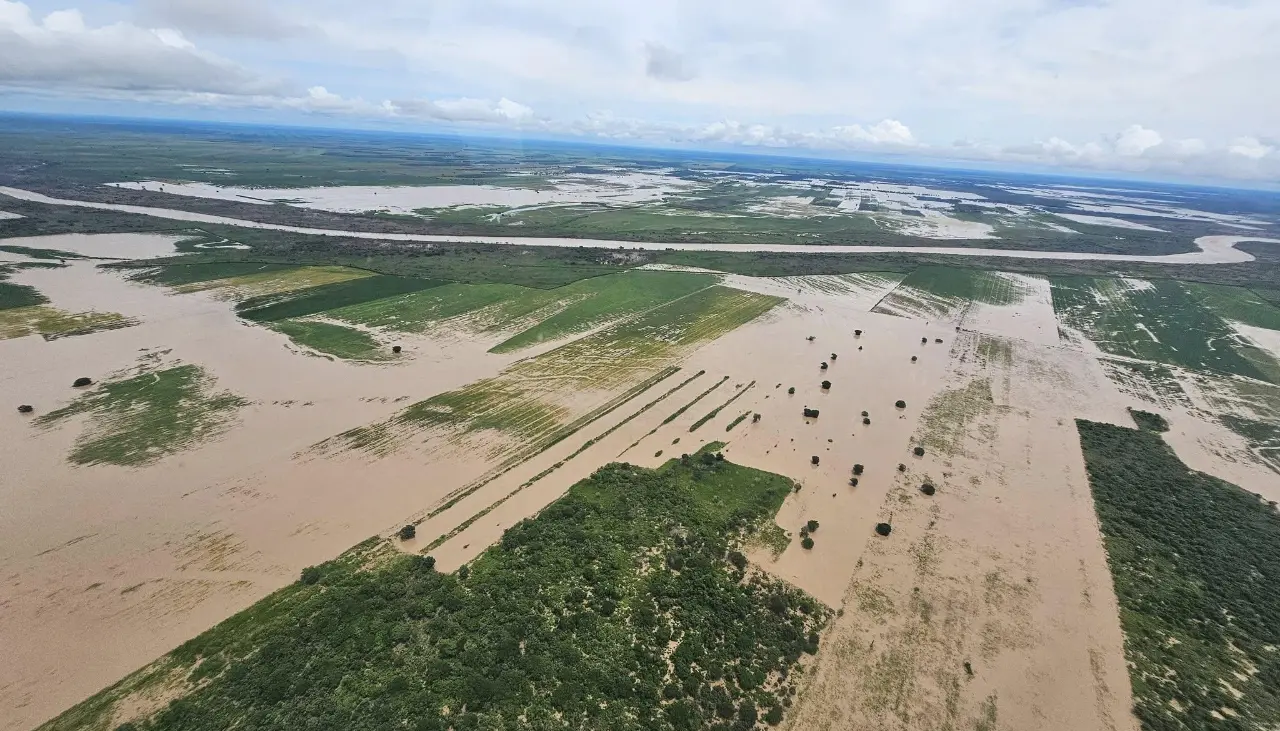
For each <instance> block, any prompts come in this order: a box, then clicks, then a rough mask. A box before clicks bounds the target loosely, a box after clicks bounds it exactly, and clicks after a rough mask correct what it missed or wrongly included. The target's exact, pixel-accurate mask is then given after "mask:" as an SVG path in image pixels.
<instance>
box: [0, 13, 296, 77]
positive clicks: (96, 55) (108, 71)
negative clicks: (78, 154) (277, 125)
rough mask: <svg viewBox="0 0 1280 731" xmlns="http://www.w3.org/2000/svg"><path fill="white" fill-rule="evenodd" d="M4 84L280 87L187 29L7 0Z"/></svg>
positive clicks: (1, 62) (0, 68) (2, 20)
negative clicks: (42, 11) (206, 46)
mask: <svg viewBox="0 0 1280 731" xmlns="http://www.w3.org/2000/svg"><path fill="white" fill-rule="evenodd" d="M0 86H9V87H27V88H33V87H34V88H38V89H42V90H48V89H59V88H63V89H98V90H114V91H134V92H152V91H183V92H189V91H203V92H212V93H219V94H263V93H278V92H280V91H282V90H283V87H282V86H281V84H279V83H278V82H275V81H273V80H270V79H268V78H265V77H263V76H261V75H259V74H255V73H253V72H251V71H249V70H247V69H245V68H243V67H241V66H239V65H237V64H235V63H232V62H231V61H228V60H226V59H223V58H220V57H218V56H215V55H213V54H211V53H206V52H203V51H201V50H200V49H198V48H196V47H195V45H193V44H192V43H191V42H189V41H188V40H187V39H186V38H185V37H184V36H183V34H182V33H180V32H179V31H176V30H172V29H164V28H141V27H138V26H135V25H131V24H128V23H123V22H121V23H114V24H111V25H103V26H98V27H91V26H89V25H87V24H86V23H85V20H84V17H83V16H82V15H81V14H80V12H79V11H78V10H60V11H57V12H53V13H49V14H48V15H46V16H45V17H44V18H42V19H37V18H36V17H35V16H34V15H33V14H32V12H31V9H30V8H29V7H28V6H27V5H25V4H23V3H20V2H12V1H11V0H0Z"/></svg>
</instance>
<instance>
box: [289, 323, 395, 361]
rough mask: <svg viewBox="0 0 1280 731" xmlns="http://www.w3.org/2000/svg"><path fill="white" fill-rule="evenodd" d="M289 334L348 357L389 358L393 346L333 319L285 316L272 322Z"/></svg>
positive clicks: (321, 350)
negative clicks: (296, 318)
mask: <svg viewBox="0 0 1280 731" xmlns="http://www.w3.org/2000/svg"><path fill="white" fill-rule="evenodd" d="M268 327H270V328H271V329H272V330H275V331H277V332H280V333H283V334H285V335H288V336H289V339H290V340H292V341H293V342H294V343H296V344H298V345H301V346H303V347H305V348H310V349H311V350H314V351H316V352H319V353H324V354H325V355H332V356H333V357H335V358H343V359H346V360H369V361H375V360H388V359H389V358H391V357H392V355H391V351H390V349H389V348H386V347H383V346H382V345H380V344H379V343H378V341H377V340H375V339H374V338H373V336H372V335H369V334H368V333H365V332H361V331H359V330H356V329H354V328H349V327H344V326H342V325H335V324H333V323H330V322H314V321H310V320H281V321H279V322H273V323H270V324H269V325H268Z"/></svg>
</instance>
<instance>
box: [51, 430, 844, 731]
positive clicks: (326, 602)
mask: <svg viewBox="0 0 1280 731" xmlns="http://www.w3.org/2000/svg"><path fill="white" fill-rule="evenodd" d="M708 456H710V455H708ZM790 489H791V481H790V480H788V479H787V478H785V477H781V476H779V475H773V474H769V473H766V472H760V471H758V470H753V469H749V468H746V467H741V466H738V465H734V464H731V463H729V462H725V461H717V460H715V459H714V458H711V459H709V460H706V461H704V460H696V461H693V462H692V463H691V464H689V465H682V464H680V462H679V461H673V462H669V463H668V464H667V465H665V466H663V467H662V468H659V469H656V470H647V469H642V468H637V467H634V466H631V465H625V464H612V465H608V466H606V467H604V468H602V469H600V470H599V471H598V472H596V473H595V474H594V475H593V476H591V477H590V478H588V479H586V480H583V481H582V482H579V483H578V484H576V485H574V486H573V487H572V488H570V490H569V492H568V493H567V494H566V495H565V496H564V497H563V498H561V499H560V500H558V501H556V502H555V503H553V504H552V505H551V506H549V507H547V508H546V509H545V510H543V511H542V512H541V513H540V514H539V515H538V516H537V517H535V518H532V519H528V520H525V521H522V522H521V523H520V524H518V525H516V526H514V527H513V528H511V529H510V530H508V531H507V532H506V533H505V534H504V535H503V537H502V540H501V542H499V543H498V544H495V545H494V546H492V547H490V548H489V549H488V550H487V551H485V552H484V553H483V554H482V555H481V556H480V557H479V558H477V559H476V560H475V561H473V562H472V563H471V564H470V565H469V566H467V567H465V570H461V569H460V570H459V571H458V572H456V573H454V574H442V573H440V572H438V571H435V570H434V561H433V560H432V559H431V558H424V557H420V556H406V555H393V554H392V552H389V551H387V550H386V549H385V548H384V547H382V546H380V545H378V544H371V543H368V542H366V544H363V545H362V546H360V547H357V548H356V549H354V550H352V551H351V552H349V553H348V554H347V555H344V556H343V557H341V558H339V559H338V560H335V561H332V562H329V563H327V564H322V565H320V566H316V567H312V568H309V569H307V570H305V571H304V572H303V581H302V582H300V583H296V584H293V585H291V586H289V587H286V588H285V589H282V590H281V591H279V592H277V593H275V594H273V595H271V596H270V597H267V598H266V599H264V600H262V601H261V602H259V603H258V604H255V605H254V606H253V607H250V608H249V609H248V610H246V611H244V612H241V613H240V614H238V615H236V616H234V617H232V618H230V619H228V620H226V621H225V622H223V623H221V624H219V625H218V626H216V627H214V628H213V629H211V630H209V631H207V632H205V633H203V634H201V635H200V636H198V637H196V638H195V639H193V640H190V641H189V642H187V643H185V644H183V645H182V646H180V647H178V648H177V649H176V650H174V651H173V652H171V653H170V654H169V655H168V656H166V657H165V658H164V659H162V660H161V661H159V662H158V663H156V664H154V665H152V666H151V667H149V668H145V669H143V670H142V671H139V672H138V673H135V674H134V675H132V676H130V677H129V678H126V679H125V680H124V681H122V682H121V683H120V684H117V685H116V686H114V687H112V688H109V689H107V690H106V691H104V692H102V693H100V694H98V695H97V696H95V697H93V698H91V699H90V700H88V701H86V702H85V703H83V704H81V705H79V706H77V707H75V708H73V709H71V710H70V711H68V712H67V713H65V714H63V715H62V716H61V717H59V718H58V719H55V720H54V721H51V722H49V723H48V724H46V725H45V726H44V727H42V728H43V729H45V730H46V731H70V730H72V729H91V728H94V729H96V728H106V727H109V726H110V725H113V724H118V723H120V722H122V721H126V720H127V721H128V724H129V725H127V726H125V727H123V728H128V729H130V730H131V731H177V730H179V729H181V730H182V731H206V730H207V731H214V730H217V731H222V730H223V729H228V728H239V729H267V728H281V729H283V728H289V729H292V728H312V727H316V728H325V729H343V730H344V731H365V730H373V729H389V728H411V729H420V730H422V731H445V730H446V729H473V730H478V729H515V728H521V729H535V730H537V729H560V728H591V729H598V730H600V731H611V730H613V729H618V730H620V731H621V730H624V729H625V730H632V729H652V730H654V731H668V730H670V731H675V730H677V729H698V728H706V727H711V726H713V725H714V724H717V723H723V724H725V726H726V727H727V726H728V725H729V723H730V722H732V723H733V724H735V727H736V728H744V729H746V728H752V727H754V726H755V725H756V723H757V721H759V720H767V721H768V722H770V723H777V722H780V721H781V720H782V717H783V715H784V714H785V709H786V707H787V706H789V705H790V703H791V699H792V698H793V697H794V695H795V693H796V692H797V689H798V688H799V687H800V685H801V682H802V678H803V676H804V671H803V668H802V667H801V666H800V659H801V658H802V657H804V655H805V654H807V653H816V652H817V651H818V649H819V634H818V633H819V631H820V630H821V629H822V627H823V626H824V625H825V623H826V622H827V621H828V619H829V617H830V610H829V609H827V608H826V607H824V606H823V605H822V604H820V603H819V602H818V601H816V600H815V599H813V598H812V597H809V596H808V595H806V594H804V593H802V592H800V591H798V590H796V589H794V588H792V587H790V586H789V585H787V584H785V583H783V582H780V581H777V580H775V579H772V578H770V577H768V576H766V575H764V574H761V573H752V574H749V575H744V573H743V570H742V568H739V567H740V566H741V567H745V566H746V561H745V559H744V558H743V557H742V555H741V553H739V552H738V551H736V550H735V548H736V546H737V544H738V543H739V540H740V537H741V536H742V535H744V534H745V532H746V531H747V530H749V529H751V528H753V527H755V526H757V525H759V524H761V523H762V522H764V521H767V520H769V519H770V518H771V516H773V515H774V513H776V511H777V510H778V508H779V506H781V504H782V501H783V499H784V498H785V497H786V495H787V493H788V492H789V491H790ZM174 678H176V679H177V683H176V686H175V687H172V688H171V692H172V693H173V694H175V695H177V696H178V697H176V698H175V699H174V700H172V701H170V702H169V704H168V705H167V706H165V707H164V708H162V709H161V710H159V711H158V712H156V713H154V714H152V715H150V716H149V717H143V718H134V719H129V718H128V717H129V715H130V712H131V710H132V709H136V708H139V707H145V706H142V705H141V704H138V703H137V700H138V698H139V696H140V695H141V694H143V693H145V692H146V691H147V689H148V688H149V687H150V688H158V687H163V686H164V683H165V681H166V680H167V679H174ZM132 712H133V713H136V712H137V711H132ZM117 713H119V714H120V715H119V716H117ZM317 724H318V725H317Z"/></svg>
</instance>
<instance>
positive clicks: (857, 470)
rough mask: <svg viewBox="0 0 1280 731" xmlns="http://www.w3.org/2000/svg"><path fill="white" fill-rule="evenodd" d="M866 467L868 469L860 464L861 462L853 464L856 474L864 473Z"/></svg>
mask: <svg viewBox="0 0 1280 731" xmlns="http://www.w3.org/2000/svg"><path fill="white" fill-rule="evenodd" d="M864 469H866V468H865V467H863V466H862V465H860V464H856V465H854V466H853V474H855V475H860V474H862V471H863V470H864Z"/></svg>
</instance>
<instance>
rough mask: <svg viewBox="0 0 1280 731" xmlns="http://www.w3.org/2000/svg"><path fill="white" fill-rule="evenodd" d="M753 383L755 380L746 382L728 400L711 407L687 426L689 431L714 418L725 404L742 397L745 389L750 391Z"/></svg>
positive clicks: (754, 383)
mask: <svg viewBox="0 0 1280 731" xmlns="http://www.w3.org/2000/svg"><path fill="white" fill-rule="evenodd" d="M755 385H756V382H755V381H752V382H751V383H748V384H747V386H746V388H743V389H740V390H739V391H738V392H737V393H735V394H734V395H733V396H730V397H729V400H728V401H725V402H724V403H722V404H720V405H719V406H717V407H716V408H714V409H712V410H711V413H709V414H707V415H706V416H704V417H702V418H701V419H698V420H697V421H695V422H693V424H692V425H691V426H690V427H689V431H697V430H698V427H700V426H702V425H703V424H705V423H707V422H708V421H711V420H712V419H714V418H716V415H717V414H719V413H720V412H721V411H723V410H724V408H725V407H726V406H728V405H729V404H731V403H733V402H734V401H737V400H738V399H740V398H742V395H743V394H745V393H746V392H747V391H750V390H751V389H752V388H753V387H754V386H755Z"/></svg>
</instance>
